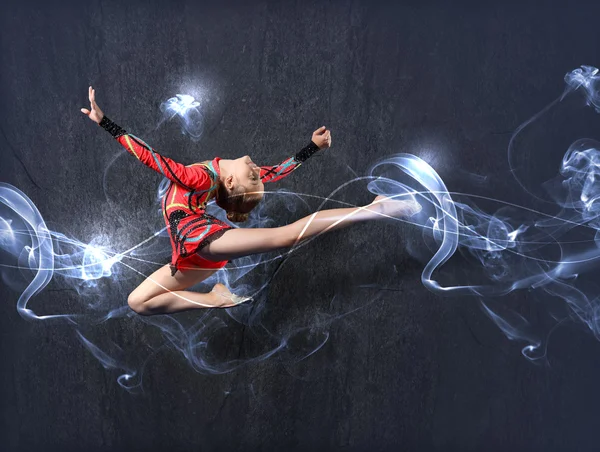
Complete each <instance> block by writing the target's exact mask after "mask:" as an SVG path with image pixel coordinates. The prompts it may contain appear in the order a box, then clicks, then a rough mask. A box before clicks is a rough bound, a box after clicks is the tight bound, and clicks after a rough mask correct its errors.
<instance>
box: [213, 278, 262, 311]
mask: <svg viewBox="0 0 600 452" xmlns="http://www.w3.org/2000/svg"><path fill="white" fill-rule="evenodd" d="M210 293H211V295H213V303H214V306H215V307H216V308H230V307H232V306H237V305H238V304H242V303H244V302H246V301H249V300H252V298H251V297H240V296H238V295H235V294H233V293H231V292H230V290H229V289H228V288H227V287H226V286H225V285H224V284H221V283H217V284H215V286H214V287H213V289H212V290H211V291H210Z"/></svg>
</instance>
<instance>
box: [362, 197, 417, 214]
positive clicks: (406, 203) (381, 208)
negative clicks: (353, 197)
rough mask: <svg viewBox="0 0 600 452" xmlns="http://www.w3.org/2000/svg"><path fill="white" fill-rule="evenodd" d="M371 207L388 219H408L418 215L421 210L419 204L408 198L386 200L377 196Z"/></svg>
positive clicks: (386, 198)
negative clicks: (374, 207)
mask: <svg viewBox="0 0 600 452" xmlns="http://www.w3.org/2000/svg"><path fill="white" fill-rule="evenodd" d="M371 205H374V206H377V211H378V212H379V213H380V214H382V215H386V216H389V217H405V218H409V217H412V216H413V215H415V214H417V213H419V212H420V211H421V209H422V208H423V207H422V206H421V204H419V203H418V202H417V201H415V200H414V198H412V196H411V197H410V198H409V197H407V196H406V197H398V198H395V199H394V198H388V197H387V196H383V195H379V196H377V197H376V198H375V199H374V200H373V202H372V203H371Z"/></svg>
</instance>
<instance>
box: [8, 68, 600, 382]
mask: <svg viewBox="0 0 600 452" xmlns="http://www.w3.org/2000/svg"><path fill="white" fill-rule="evenodd" d="M598 73H599V71H598V69H596V68H593V67H590V66H582V67H581V68H578V69H576V70H574V71H572V72H570V73H568V74H567V75H566V76H565V82H566V85H567V86H566V89H565V91H564V92H563V93H562V95H561V97H560V98H558V99H557V100H556V101H554V102H552V103H551V104H550V105H548V106H547V107H546V108H544V109H543V110H542V111H541V112H540V113H538V114H537V115H535V116H534V117H532V118H531V119H529V120H528V121H526V122H525V123H524V124H523V125H521V126H520V127H519V128H518V129H517V130H516V132H515V134H514V135H513V137H512V139H511V141H510V144H509V149H508V160H509V163H510V165H511V171H512V175H513V176H514V178H515V181H516V182H517V183H518V184H519V185H520V187H522V188H523V189H524V190H525V192H526V193H528V194H529V195H531V199H532V200H536V201H538V200H541V201H544V202H545V203H547V204H549V202H548V201H547V200H545V199H541V198H540V196H538V195H535V194H533V193H532V192H531V191H529V190H528V189H527V188H526V183H529V182H528V181H526V180H524V179H523V178H522V177H519V176H518V173H517V171H516V167H515V165H514V161H515V157H516V156H517V155H518V150H517V146H516V140H515V138H516V137H517V135H519V134H521V133H522V132H523V131H524V130H526V129H527V128H528V127H529V126H531V125H533V124H534V123H536V121H538V120H539V119H540V118H541V117H542V116H544V115H545V114H546V113H548V112H549V111H551V110H552V108H555V107H557V106H558V105H560V104H561V102H562V101H563V100H564V99H566V98H567V97H568V96H572V95H575V93H580V94H582V95H583V96H584V98H585V102H586V104H587V105H589V106H591V107H593V108H594V109H595V111H596V112H600V95H599V88H600V76H599V74H598ZM201 108H202V101H198V100H196V99H194V97H192V96H189V95H183V94H178V95H177V97H174V98H171V99H169V100H167V101H166V102H164V103H163V104H162V106H161V110H162V111H163V112H165V114H166V115H167V119H170V118H173V117H175V116H177V117H178V118H180V119H182V125H183V130H184V132H185V133H186V134H188V135H189V136H190V137H191V138H192V139H197V138H199V137H200V136H201V130H202V127H203V116H202V112H201ZM428 153H429V154H430V155H434V156H435V149H431V150H429V151H428ZM433 160H434V161H435V160H436V159H433ZM556 166H557V172H558V174H557V176H556V177H555V178H554V179H552V180H549V181H547V183H545V184H544V186H543V188H544V189H545V191H546V193H547V195H548V197H549V198H550V199H551V200H552V204H550V207H551V209H553V210H554V211H553V212H552V213H546V212H542V211H538V210H534V209H532V208H529V207H525V206H520V205H515V204H512V203H509V202H506V201H502V200H500V199H491V198H485V197H483V196H479V195H476V194H468V193H457V192H451V191H449V189H448V188H447V186H446V184H445V183H444V181H443V180H442V178H441V177H440V176H439V174H438V173H437V172H436V171H435V170H434V169H433V167H432V166H431V165H430V164H428V163H427V162H426V161H425V160H423V159H422V158H420V157H418V156H416V155H413V154H410V153H399V154H394V155H389V156H387V157H385V158H383V159H381V160H379V161H377V162H375V163H373V165H372V166H371V167H370V168H369V170H368V174H367V175H366V176H364V177H358V176H357V177H355V178H354V179H352V180H350V181H347V182H345V183H344V184H342V185H341V186H339V187H338V188H336V189H335V190H334V191H333V192H332V193H331V194H330V195H329V196H328V197H326V198H325V199H323V202H322V204H321V206H320V207H319V210H320V209H321V207H322V206H323V205H324V204H325V203H326V202H328V201H334V202H337V203H338V204H340V206H341V207H346V206H347V205H348V204H347V203H342V202H338V201H336V200H335V199H334V198H333V197H334V196H335V194H336V193H337V192H339V191H341V190H342V189H344V188H346V187H348V186H349V185H350V184H353V183H358V182H362V181H365V180H366V181H368V185H367V188H368V190H369V191H370V192H371V193H373V194H376V195H380V194H383V195H386V196H392V197H402V198H407V197H409V198H411V199H413V200H414V201H416V202H418V203H419V204H420V205H421V206H422V210H421V211H420V212H418V213H417V214H415V215H413V216H412V217H410V219H409V220H408V222H409V223H412V224H413V225H415V226H416V227H418V228H420V230H421V232H422V237H423V246H422V247H420V248H419V249H417V248H412V249H410V248H409V249H408V251H409V252H410V253H412V254H413V255H414V256H415V257H417V258H419V259H421V260H423V262H424V268H423V271H422V274H421V281H422V283H423V284H424V286H425V287H426V288H427V289H429V290H431V291H432V292H434V293H437V294H440V295H444V296H451V295H470V296H475V297H477V299H479V301H480V303H481V307H482V310H483V312H484V314H485V315H487V316H488V317H489V318H490V319H491V320H492V321H493V322H494V323H495V324H496V325H497V326H498V328H499V329H500V330H501V331H502V332H503V333H504V334H505V335H506V337H507V338H508V339H510V340H514V341H519V342H523V343H524V345H523V348H522V353H523V355H524V356H525V357H526V358H528V359H530V360H532V361H533V360H535V361H538V360H542V361H543V359H544V358H545V356H546V345H547V341H548V337H549V335H550V334H551V333H552V331H554V330H555V329H556V328H557V327H558V326H559V325H560V324H562V323H563V322H565V321H567V320H571V319H573V320H576V321H579V322H582V323H583V324H585V325H586V326H587V327H588V328H589V331H591V332H592V333H593V334H594V335H595V336H596V337H597V338H599V339H600V287H599V286H598V283H597V282H596V281H595V279H596V278H595V271H596V269H597V266H598V264H599V263H600V202H599V199H600V183H598V182H600V143H598V142H596V141H594V140H591V139H578V140H576V141H574V142H573V143H572V144H571V145H570V146H569V147H568V149H567V150H566V152H565V153H564V156H563V158H562V160H560V161H557V162H556ZM106 172H108V168H107V169H106ZM468 174H470V173H468ZM487 177H488V176H486V175H474V176H473V177H468V178H467V179H468V180H474V181H475V182H476V185H481V184H482V183H483V182H486V183H488V182H487V181H488V179H487ZM167 186H168V180H167V179H164V180H163V181H162V182H161V184H160V186H159V187H158V192H157V197H156V202H157V208H156V210H155V213H157V214H159V215H160V208H159V207H158V206H159V201H160V199H161V197H162V196H163V195H164V193H165V191H166V188H167ZM104 189H105V191H106V173H105V177H104ZM267 193H269V192H267ZM276 193H277V194H278V195H279V196H278V197H277V199H275V198H274V197H271V196H265V198H264V200H263V202H262V203H261V204H260V205H259V206H258V207H257V208H256V209H255V210H254V211H253V212H252V214H251V217H250V220H249V222H248V223H245V224H244V225H243V227H273V226H275V225H276V224H275V220H274V219H273V218H272V216H270V215H269V212H271V211H272V212H276V211H277V210H280V202H279V201H280V200H281V199H283V200H284V203H285V207H286V208H287V209H288V210H289V211H291V212H294V216H299V215H301V214H300V212H298V210H300V209H304V210H306V211H307V213H306V214H308V213H309V212H310V211H311V209H309V206H308V203H307V202H306V200H305V199H304V198H309V197H311V196H312V195H301V194H298V193H293V192H287V191H285V190H279V191H277V192H276ZM312 197H314V196H312ZM476 201H485V202H486V203H487V204H490V203H494V204H497V205H498V206H499V207H498V208H497V210H496V211H495V212H493V213H488V212H485V211H483V210H482V209H481V208H479V207H478V206H477V205H476ZM208 211H209V213H210V214H212V215H215V216H216V217H218V218H220V219H224V215H223V212H222V211H221V209H218V208H217V207H216V206H215V205H214V204H209V206H208ZM161 220H162V218H161ZM394 221H401V220H394ZM315 239H316V237H313V238H311V239H310V240H306V241H304V242H302V243H300V244H299V245H297V246H296V247H294V248H293V249H292V250H289V251H288V252H286V253H284V254H276V253H269V254H265V255H255V256H248V257H244V258H240V259H236V260H235V261H234V262H233V264H234V265H233V266H231V267H226V269H225V270H224V271H219V272H217V273H215V274H213V275H212V276H211V277H210V278H208V279H207V280H205V281H203V282H202V283H201V285H200V286H201V287H194V288H191V290H198V291H201V292H207V291H208V290H210V288H211V287H212V286H213V285H214V284H215V283H217V282H221V283H223V284H225V285H226V286H228V287H229V288H230V289H231V290H232V291H234V292H236V293H243V294H246V295H251V296H252V297H253V298H254V300H255V302H254V303H252V304H249V305H240V306H238V307H236V308H233V309H227V310H198V311H195V312H194V315H193V316H189V317H190V318H188V319H183V318H181V317H176V316H170V315H162V316H151V317H145V316H138V315H136V314H134V313H133V312H132V311H131V310H130V309H129V307H128V306H127V305H126V301H125V300H126V295H124V293H123V292H121V293H119V294H118V295H114V296H113V295H111V294H110V291H109V288H112V289H114V290H119V289H120V287H121V283H122V282H124V281H125V278H126V277H127V276H128V275H131V274H136V273H137V274H139V275H142V276H148V275H147V274H146V273H144V272H142V271H139V270H137V269H136V266H139V265H146V266H148V265H150V266H162V265H164V264H165V262H156V261H153V260H152V257H153V256H155V255H158V254H162V255H163V256H164V255H165V254H166V253H168V252H169V251H170V246H169V244H168V236H167V233H166V228H163V229H161V230H159V231H157V232H155V233H153V234H151V235H150V236H149V237H147V238H146V239H144V240H143V241H142V242H140V243H138V244H137V245H134V246H132V247H127V246H122V248H124V250H123V251H114V250H113V248H114V246H115V244H116V242H117V240H116V239H114V238H113V239H108V238H106V237H96V238H95V239H94V240H92V241H91V242H90V243H84V242H81V241H79V240H76V239H73V238H69V237H67V236H66V235H64V234H62V233H59V232H55V231H50V230H49V229H48V228H47V226H46V223H45V221H44V219H43V217H42V215H41V213H40V212H39V211H38V209H37V208H36V206H35V205H34V204H33V202H32V201H31V200H30V199H29V198H28V197H27V196H26V195H25V194H24V193H23V192H22V191H20V190H19V189H18V188H16V187H14V186H12V185H10V184H6V183H0V257H1V258H2V259H1V261H0V270H1V276H2V279H3V282H4V283H5V284H6V285H7V286H9V287H11V288H12V289H13V290H14V291H15V292H16V293H19V298H18V300H17V310H18V312H19V314H20V315H21V316H22V317H23V318H24V319H26V320H31V321H33V320H36V321H39V320H43V321H54V322H67V323H68V324H70V325H72V326H73V327H74V331H75V333H76V337H77V338H78V339H79V340H80V341H81V343H82V344H83V345H84V346H85V347H86V349H87V350H89V352H90V353H91V354H92V355H93V356H94V357H95V358H96V359H97V360H98V362H99V363H100V364H101V365H102V366H103V367H104V368H106V369H117V370H119V371H120V372H121V374H120V376H119V377H118V378H117V381H118V383H119V384H120V385H121V386H122V387H123V388H125V389H127V390H129V391H142V390H143V385H142V381H143V369H144V367H145V366H146V365H147V363H148V362H150V360H151V359H152V358H153V357H154V356H156V355H157V354H158V353H159V352H160V351H161V350H163V349H165V348H168V349H174V350H176V351H178V352H179V353H181V355H182V356H184V357H185V358H186V360H187V362H188V363H189V364H190V365H191V366H192V368H193V369H195V370H196V371H198V372H203V373H211V374H221V373H226V372H230V371H232V370H234V369H236V368H238V367H240V366H243V365H248V364H250V363H257V362H260V361H264V360H266V359H269V358H271V357H273V356H276V355H277V356H278V358H279V359H280V362H283V363H285V364H286V365H287V364H293V363H297V362H300V361H302V360H304V359H306V358H308V357H309V356H312V355H314V354H315V353H316V352H317V351H318V350H319V349H320V348H321V347H322V346H323V345H324V344H325V343H326V342H327V340H328V339H329V332H328V327H329V326H330V325H331V323H332V322H334V321H336V320H338V319H340V318H342V317H344V316H346V315H350V314H351V313H352V312H355V311H356V309H354V310H350V311H348V312H345V313H343V314H340V315H327V314H323V313H317V314H315V317H314V319H313V321H311V322H309V323H308V324H307V325H302V326H295V327H293V328H289V329H288V331H285V332H278V333H276V332H274V331H272V330H271V329H269V328H267V327H266V326H265V324H264V323H263V316H264V314H265V309H264V308H265V306H266V293H267V290H265V289H268V287H269V284H270V281H271V280H272V279H273V278H274V277H275V276H276V275H277V273H278V271H279V268H280V267H278V268H277V269H276V270H275V271H273V268H271V267H270V266H271V265H272V264H281V263H283V262H284V261H285V259H286V257H287V256H288V255H289V254H290V253H292V252H294V251H295V250H296V249H298V248H300V247H302V246H305V245H308V243H310V242H312V241H313V240H315ZM107 244H111V245H110V246H109V245H107ZM381 246H385V242H384V241H383V239H382V242H381ZM457 251H458V253H457ZM427 253H428V254H427ZM425 254H427V256H425ZM457 267H460V268H462V269H468V271H466V272H463V273H461V275H462V276H457V275H458V273H457V272H454V271H453V269H455V268H457ZM459 273H460V272H459ZM265 275H269V276H268V277H266V276H265ZM465 275H466V276H465ZM54 276H57V277H60V278H55V280H59V281H56V283H59V284H63V285H67V286H69V289H71V290H74V291H76V293H77V294H78V300H79V302H80V305H79V306H78V307H77V308H76V309H74V310H73V312H66V313H65V312H60V313H47V314H46V313H44V314H42V313H40V312H43V311H44V309H45V306H44V304H41V305H40V306H39V308H36V310H34V309H32V307H31V303H32V301H33V299H34V297H35V296H36V295H40V294H41V292H42V291H43V290H44V289H45V288H46V287H47V286H48V285H49V284H50V282H51V281H52V279H53V277H54ZM459 278H466V279H468V280H464V281H460V282H459ZM106 282H109V283H110V284H109V285H108V286H107V285H106V284H105V283H106ZM107 287H108V288H107ZM207 288H208V290H207ZM366 288H374V289H377V288H381V286H378V285H376V284H366V285H363V286H359V287H356V291H360V290H362V289H366ZM132 289H133V286H132V285H131V284H129V283H128V284H127V287H126V289H125V291H126V292H127V291H131V290H132ZM516 290H528V291H530V292H532V293H535V294H537V295H538V296H540V299H541V300H542V302H543V303H545V304H544V306H545V307H546V308H547V311H548V313H549V317H551V318H552V319H553V322H554V326H553V327H552V328H551V329H550V331H542V330H541V328H540V326H539V325H537V324H534V323H533V322H531V321H529V320H528V319H527V318H526V316H525V315H523V314H522V313H519V312H516V311H515V310H514V309H511V308H510V307H509V305H508V304H505V303H501V302H500V301H499V297H502V296H505V295H508V294H510V293H511V292H513V291H516ZM336 297H339V295H336V296H335V297H334V298H336ZM38 298H39V299H40V300H42V299H43V297H38ZM53 298H55V297H53ZM376 299H377V296H375V297H373V298H372V299H371V300H369V301H368V302H366V303H363V304H362V305H361V306H360V307H359V308H358V309H364V308H367V307H368V306H369V305H370V304H371V303H373V302H375V300H376ZM553 299H556V300H560V301H561V306H562V307H563V308H565V309H558V310H556V309H555V306H551V303H550V300H553ZM399 302H401V300H399ZM563 302H564V303H563ZM555 311H556V312H555ZM36 312H37V313H36ZM222 313H225V315H222ZM120 319H125V320H126V321H127V322H129V323H132V322H141V323H144V324H147V325H150V326H153V327H155V331H158V332H160V334H159V336H158V339H156V340H155V341H154V342H155V343H152V344H148V343H146V344H144V345H146V346H147V347H145V349H146V350H149V351H148V353H147V354H146V355H143V354H142V353H140V350H141V349H143V348H144V347H139V346H135V345H129V348H128V349H124V348H122V347H121V346H119V345H118V344H117V343H115V342H114V341H111V340H108V339H106V338H98V339H96V338H95V337H94V336H96V335H98V333H97V331H98V327H99V325H101V324H104V323H106V322H109V321H110V322H118V321H119V320H120ZM186 322H187V323H186ZM189 322H191V324H188V323H189ZM240 324H241V325H246V326H249V327H251V328H248V330H252V331H260V332H261V333H262V334H263V339H265V338H266V339H265V340H264V341H263V342H264V343H265V344H266V345H265V347H263V349H262V350H260V351H258V352H256V353H254V354H253V356H252V357H240V358H236V359H230V358H226V357H220V356H219V352H218V350H219V348H218V347H215V345H214V343H213V342H212V339H213V338H214V337H215V336H216V335H218V334H219V332H220V331H221V330H223V329H226V330H228V329H230V328H232V326H234V325H240ZM100 342H102V343H100ZM127 343H128V344H130V342H127Z"/></svg>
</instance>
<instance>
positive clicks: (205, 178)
mask: <svg viewBox="0 0 600 452" xmlns="http://www.w3.org/2000/svg"><path fill="white" fill-rule="evenodd" d="M89 100H90V106H91V107H90V108H91V110H88V109H86V108H82V109H81V111H82V112H83V113H84V114H85V115H87V116H88V117H89V118H90V119H91V120H92V121H94V122H96V123H98V124H99V125H100V126H101V127H103V128H104V129H105V130H107V131H108V132H109V133H110V134H111V135H112V136H113V137H114V138H115V139H116V140H117V141H118V142H119V143H121V145H123V146H124V147H125V149H127V151H128V152H129V153H131V154H133V155H134V156H135V157H137V159H138V160H140V161H141V162H142V163H144V164H145V165H147V166H149V167H150V168H152V169H154V170H155V171H158V172H160V173H161V174H162V175H163V176H165V177H167V178H168V179H170V180H171V183H170V184H169V186H168V189H167V191H166V193H165V195H164V196H163V199H162V201H161V205H162V212H163V216H164V219H165V222H166V225H167V228H168V230H169V235H170V239H171V246H172V259H171V263H170V265H165V266H163V267H162V268H160V269H158V270H157V271H155V272H154V273H153V274H152V275H150V276H149V277H148V278H146V280H145V281H144V282H142V283H141V284H140V285H139V286H138V287H137V288H136V289H135V290H134V291H133V292H131V294H130V295H129V297H128V300H127V301H128V304H129V306H130V307H131V308H132V309H133V310H134V311H135V312H137V313H138V314H142V315H153V314H167V313H174V312H180V311H186V310H189V309H197V308H217V307H220V308H225V307H231V306H236V305H238V304H240V303H243V302H244V301H247V300H250V299H251V298H248V297H240V296H238V295H235V294H232V293H231V292H230V291H229V290H228V289H227V287H225V285H223V284H220V283H218V284H215V286H214V287H213V289H212V290H211V291H210V292H209V293H198V292H192V291H186V289H188V288H190V287H192V286H194V285H195V284H198V283H200V282H201V281H203V280H205V279H206V278H208V277H209V276H211V275H212V274H213V273H215V272H216V271H217V270H218V269H220V268H222V267H224V266H225V264H227V261H229V260H231V259H235V258H238V257H242V256H248V255H251V254H256V253H265V252H268V251H273V250H277V249H281V248H291V247H293V246H295V245H296V244H298V243H300V242H301V241H303V240H306V239H308V238H310V237H313V236H315V235H317V234H319V233H321V232H324V231H329V230H334V229H339V228H342V227H345V226H348V225H350V224H351V223H356V222H359V221H367V220H375V219H380V218H386V217H402V216H404V217H407V216H411V215H413V214H415V213H416V212H418V211H419V210H420V208H421V207H420V205H419V204H418V203H416V202H415V201H414V200H413V201H410V200H405V201H397V200H392V199H390V198H387V197H384V196H377V197H376V198H375V200H374V201H373V202H372V203H371V204H368V205H366V206H364V207H355V208H341V209H329V210H322V211H319V212H316V213H314V214H312V215H309V216H307V217H305V218H302V219H300V220H298V221H296V222H294V223H291V224H288V225H286V226H281V227H276V228H235V227H233V226H231V225H230V224H228V223H225V222H223V221H221V220H219V219H217V218H215V217H214V216H212V215H209V214H207V213H206V205H207V203H208V202H209V200H211V199H214V200H215V203H216V204H217V205H218V206H219V207H221V208H223V209H224V210H225V211H226V212H227V219H228V220H230V221H234V222H242V221H245V220H246V219H247V218H248V214H249V212H250V211H251V210H252V209H253V208H254V207H256V205H257V204H258V203H259V202H260V200H261V199H262V196H263V193H264V183H265V182H275V181H277V180H280V179H282V178H284V177H285V176H287V175H288V174H290V173H291V172H292V171H294V170H295V169H297V168H298V167H300V165H301V164H302V163H303V162H305V161H306V160H307V159H308V158H310V157H311V156H312V155H313V154H314V153H315V152H317V151H319V150H320V149H325V148H328V147H329V146H331V132H330V131H329V130H327V129H326V128H325V126H323V127H321V128H319V129H317V130H316V131H315V132H314V133H313V134H312V140H311V142H310V143H309V144H308V145H307V146H306V147H304V148H303V149H302V150H300V151H299V152H298V153H297V154H296V155H295V156H294V157H289V158H287V159H286V160H284V161H283V162H281V163H280V164H279V165H275V166H260V167H259V166H257V165H256V164H254V162H252V159H251V158H250V157H249V156H247V155H245V156H243V157H240V158H238V159H235V160H226V159H221V158H219V157H215V158H214V159H213V160H206V161H203V162H200V163H194V164H191V165H182V164H180V163H177V162H175V161H173V160H171V159H169V158H167V157H163V156H162V155H160V154H158V153H157V152H156V151H155V150H154V149H152V148H151V147H150V146H149V145H148V144H146V143H145V142H144V141H143V140H142V139H140V138H138V137H136V136H134V135H132V134H129V133H127V132H126V131H125V130H123V129H122V128H121V127H119V126H118V125H116V124H115V123H114V122H112V121H111V120H110V119H108V118H107V117H106V116H105V115H104V113H102V111H101V110H100V108H99V107H98V105H97V104H96V100H95V90H94V89H92V87H91V86H90V88H89Z"/></svg>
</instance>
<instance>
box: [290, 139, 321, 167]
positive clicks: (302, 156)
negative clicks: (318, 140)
mask: <svg viewBox="0 0 600 452" xmlns="http://www.w3.org/2000/svg"><path fill="white" fill-rule="evenodd" d="M318 150H319V146H317V145H316V144H315V143H313V141H312V140H311V142H310V143H309V144H308V145H307V146H306V147H304V148H302V149H301V150H300V152H298V153H297V154H296V157H295V158H296V160H298V161H299V162H306V161H307V160H308V159H309V158H310V157H311V155H313V154H314V153H315V152H317V151H318Z"/></svg>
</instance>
